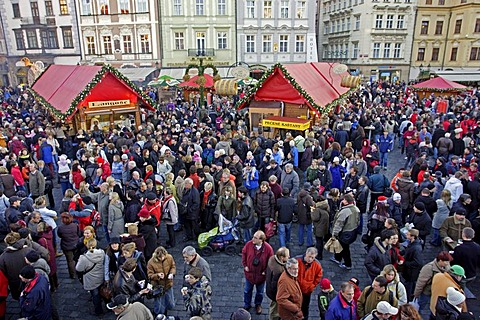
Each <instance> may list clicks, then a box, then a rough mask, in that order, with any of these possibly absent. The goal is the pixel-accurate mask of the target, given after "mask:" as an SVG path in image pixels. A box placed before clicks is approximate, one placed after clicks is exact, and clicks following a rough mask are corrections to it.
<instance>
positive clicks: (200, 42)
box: [196, 32, 206, 56]
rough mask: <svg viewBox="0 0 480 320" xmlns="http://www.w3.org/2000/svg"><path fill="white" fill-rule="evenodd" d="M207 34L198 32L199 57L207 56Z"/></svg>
mask: <svg viewBox="0 0 480 320" xmlns="http://www.w3.org/2000/svg"><path fill="white" fill-rule="evenodd" d="M205 35H206V34H205V32H197V33H196V38H197V55H198V56H205V54H206V53H205V37H206V36H205Z"/></svg>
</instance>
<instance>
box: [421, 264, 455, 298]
mask: <svg viewBox="0 0 480 320" xmlns="http://www.w3.org/2000/svg"><path fill="white" fill-rule="evenodd" d="M448 269H450V267H449V266H448V267H447V269H445V268H442V267H440V266H439V265H438V262H437V259H433V261H430V262H429V263H427V264H426V265H424V266H423V267H422V269H421V270H420V274H419V276H418V278H417V282H416V284H415V290H414V292H413V296H414V297H416V298H418V297H419V296H420V294H421V293H423V294H425V295H427V296H430V295H431V294H432V279H433V276H434V275H436V274H437V273H443V272H446V271H448Z"/></svg>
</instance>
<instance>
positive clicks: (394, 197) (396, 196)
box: [393, 193, 402, 201]
mask: <svg viewBox="0 0 480 320" xmlns="http://www.w3.org/2000/svg"><path fill="white" fill-rule="evenodd" d="M397 200H402V196H401V195H400V193H395V194H394V195H393V201H397Z"/></svg>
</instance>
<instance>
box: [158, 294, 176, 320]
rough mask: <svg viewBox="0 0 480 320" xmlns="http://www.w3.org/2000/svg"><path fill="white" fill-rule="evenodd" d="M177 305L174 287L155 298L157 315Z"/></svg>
mask: <svg viewBox="0 0 480 320" xmlns="http://www.w3.org/2000/svg"><path fill="white" fill-rule="evenodd" d="M174 307H175V297H174V296H173V287H172V288H170V289H168V290H167V291H165V293H164V294H163V295H161V296H159V297H157V298H155V299H154V300H153V312H154V313H155V315H156V316H157V315H159V314H165V313H166V312H167V310H172V309H173V308H174Z"/></svg>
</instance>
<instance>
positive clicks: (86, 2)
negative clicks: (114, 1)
mask: <svg viewBox="0 0 480 320" xmlns="http://www.w3.org/2000/svg"><path fill="white" fill-rule="evenodd" d="M91 14H92V4H91V1H90V0H82V15H84V16H89V15H91Z"/></svg>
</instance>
